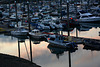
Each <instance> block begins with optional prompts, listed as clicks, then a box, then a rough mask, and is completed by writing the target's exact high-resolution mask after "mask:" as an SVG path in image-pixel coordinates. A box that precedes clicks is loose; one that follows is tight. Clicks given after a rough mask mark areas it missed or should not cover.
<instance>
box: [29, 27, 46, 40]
mask: <svg viewBox="0 0 100 67" xmlns="http://www.w3.org/2000/svg"><path fill="white" fill-rule="evenodd" d="M29 35H30V36H31V37H32V38H36V39H41V38H44V36H45V34H42V33H41V32H40V31H39V30H38V29H34V30H32V31H31V32H29Z"/></svg>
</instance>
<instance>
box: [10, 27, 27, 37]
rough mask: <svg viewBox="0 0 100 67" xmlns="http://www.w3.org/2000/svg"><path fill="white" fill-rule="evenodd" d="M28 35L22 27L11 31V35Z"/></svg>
mask: <svg viewBox="0 0 100 67" xmlns="http://www.w3.org/2000/svg"><path fill="white" fill-rule="evenodd" d="M27 34H28V30H26V29H25V28H23V27H19V28H17V30H14V31H11V35H15V36H16V35H27Z"/></svg>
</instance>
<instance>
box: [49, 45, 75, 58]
mask: <svg viewBox="0 0 100 67" xmlns="http://www.w3.org/2000/svg"><path fill="white" fill-rule="evenodd" d="M47 48H48V49H49V50H50V51H51V53H52V54H56V56H57V58H58V59H59V57H60V56H62V55H64V52H67V51H70V53H73V52H75V51H76V50H77V49H63V48H57V47H53V46H51V45H50V44H49V45H48V46H47Z"/></svg>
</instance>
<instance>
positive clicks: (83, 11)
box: [79, 11, 87, 14]
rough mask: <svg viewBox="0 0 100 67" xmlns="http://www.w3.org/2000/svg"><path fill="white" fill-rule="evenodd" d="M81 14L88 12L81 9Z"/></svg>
mask: <svg viewBox="0 0 100 67" xmlns="http://www.w3.org/2000/svg"><path fill="white" fill-rule="evenodd" d="M79 12H80V13H81V14H83V13H87V11H79Z"/></svg>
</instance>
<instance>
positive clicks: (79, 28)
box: [77, 23, 100, 31]
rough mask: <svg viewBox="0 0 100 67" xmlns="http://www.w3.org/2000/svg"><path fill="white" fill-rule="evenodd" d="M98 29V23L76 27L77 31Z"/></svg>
mask: <svg viewBox="0 0 100 67" xmlns="http://www.w3.org/2000/svg"><path fill="white" fill-rule="evenodd" d="M93 27H94V28H97V27H100V24H98V23H80V27H77V29H78V30H79V31H89V30H90V29H92V28H93Z"/></svg>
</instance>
